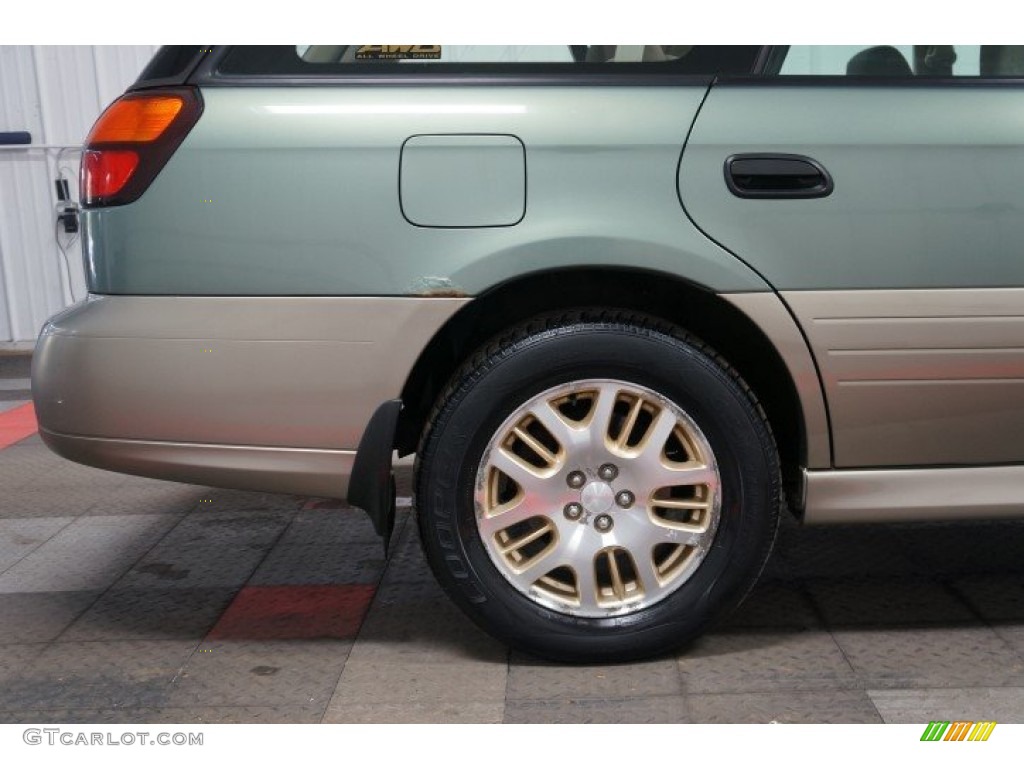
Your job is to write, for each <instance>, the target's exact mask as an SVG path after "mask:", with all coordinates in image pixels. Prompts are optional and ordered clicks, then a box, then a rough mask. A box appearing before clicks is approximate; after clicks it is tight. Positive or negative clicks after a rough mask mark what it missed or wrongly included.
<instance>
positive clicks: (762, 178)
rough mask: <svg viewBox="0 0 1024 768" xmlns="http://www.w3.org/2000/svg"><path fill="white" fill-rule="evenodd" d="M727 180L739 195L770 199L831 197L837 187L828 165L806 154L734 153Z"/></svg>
mask: <svg viewBox="0 0 1024 768" xmlns="http://www.w3.org/2000/svg"><path fill="white" fill-rule="evenodd" d="M725 183H726V186H728V187H729V191H730V192H732V193H733V194H734V195H736V197H744V198H760V199H767V200H789V199H807V198H814V197H828V196H829V195H831V194H832V190H833V189H835V184H834V183H833V181H832V176H831V175H830V174H829V172H828V171H826V170H825V167H824V166H823V165H822V164H821V163H819V162H818V161H816V160H812V159H811V158H809V157H804V156H803V155H769V154H744V155H732V156H731V157H729V158H727V159H726V161H725Z"/></svg>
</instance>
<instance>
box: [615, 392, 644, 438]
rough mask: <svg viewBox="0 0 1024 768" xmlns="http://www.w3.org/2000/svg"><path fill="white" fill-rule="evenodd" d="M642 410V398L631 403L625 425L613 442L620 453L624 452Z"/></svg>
mask: <svg viewBox="0 0 1024 768" xmlns="http://www.w3.org/2000/svg"><path fill="white" fill-rule="evenodd" d="M643 408H644V401H643V399H642V398H639V397H638V398H637V399H636V400H634V401H633V405H632V406H631V407H630V409H629V415H628V416H627V417H626V423H625V424H623V425H622V430H621V431H620V432H619V436H618V438H617V439H616V440H615V447H616V448H618V449H619V450H620V451H625V450H626V448H627V446H628V444H629V435H630V433H631V432H632V431H633V428H634V427H636V420H637V418H639V416H640V412H641V411H642V410H643Z"/></svg>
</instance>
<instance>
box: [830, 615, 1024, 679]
mask: <svg viewBox="0 0 1024 768" xmlns="http://www.w3.org/2000/svg"><path fill="white" fill-rule="evenodd" d="M834 636H835V638H836V642H837V643H838V644H839V647H840V648H842V649H843V652H844V653H845V654H846V658H847V659H848V660H849V662H850V664H851V665H852V666H853V668H854V671H855V672H856V673H857V674H858V676H859V677H860V679H861V680H862V681H863V684H864V687H865V688H917V687H921V688H942V687H949V688H959V687H965V686H969V685H981V686H1003V685H1021V684H1024V663H1022V662H1021V659H1020V658H1018V657H1017V655H1016V654H1015V653H1014V652H1013V650H1012V649H1010V647H1009V646H1007V644H1006V643H1005V642H1004V641H1003V640H1002V639H1001V638H1000V637H999V636H998V635H996V633H995V632H993V631H992V630H991V629H990V628H987V627H906V628H902V629H863V630H854V629H851V630H843V631H836V632H835V633H834Z"/></svg>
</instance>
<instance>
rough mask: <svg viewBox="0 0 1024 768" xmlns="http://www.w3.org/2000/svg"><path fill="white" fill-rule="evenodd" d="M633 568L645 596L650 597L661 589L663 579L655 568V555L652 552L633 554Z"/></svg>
mask: <svg viewBox="0 0 1024 768" xmlns="http://www.w3.org/2000/svg"><path fill="white" fill-rule="evenodd" d="M632 554H633V566H634V567H635V568H636V575H637V578H638V579H640V585H641V586H642V587H643V590H644V594H645V595H647V596H650V595H652V594H655V593H656V592H657V591H658V590H659V589H660V588H661V579H660V578H659V576H658V571H657V569H655V567H654V555H653V554H652V553H651V552H648V553H646V554H644V553H643V552H633V553H632Z"/></svg>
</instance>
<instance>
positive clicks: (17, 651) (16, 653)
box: [0, 643, 46, 720]
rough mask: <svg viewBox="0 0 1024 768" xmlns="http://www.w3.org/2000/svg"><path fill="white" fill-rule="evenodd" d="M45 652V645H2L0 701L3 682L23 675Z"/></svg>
mask: <svg viewBox="0 0 1024 768" xmlns="http://www.w3.org/2000/svg"><path fill="white" fill-rule="evenodd" d="M44 650H46V644H45V643H32V644H26V643H20V644H18V643H8V644H4V645H0V699H2V698H3V693H2V690H3V688H2V686H3V682H4V681H5V680H8V679H10V678H16V677H19V676H20V675H22V674H23V672H24V669H25V667H27V666H28V665H29V664H31V663H32V662H34V661H35V660H36V658H38V656H39V654H41V653H42V652H43V651H44ZM0 720H2V718H0Z"/></svg>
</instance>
